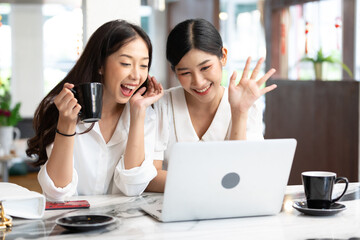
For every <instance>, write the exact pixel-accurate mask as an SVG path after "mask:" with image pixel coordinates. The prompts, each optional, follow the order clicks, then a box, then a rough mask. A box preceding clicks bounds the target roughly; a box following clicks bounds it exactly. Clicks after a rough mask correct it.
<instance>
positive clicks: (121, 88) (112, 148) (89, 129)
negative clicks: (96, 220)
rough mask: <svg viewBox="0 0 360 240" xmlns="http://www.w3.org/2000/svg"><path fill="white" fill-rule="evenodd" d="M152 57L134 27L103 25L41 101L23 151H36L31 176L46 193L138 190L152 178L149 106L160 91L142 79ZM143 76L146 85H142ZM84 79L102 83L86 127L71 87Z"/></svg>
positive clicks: (152, 122)
mask: <svg viewBox="0 0 360 240" xmlns="http://www.w3.org/2000/svg"><path fill="white" fill-rule="evenodd" d="M151 58H152V45H151V42H150V39H149V37H148V36H147V35H146V33H145V32H144V31H143V30H142V29H141V28H140V27H138V26H136V25H133V24H130V23H128V22H126V21H121V20H115V21H111V22H108V23H105V24H104V25H102V26H101V27H99V28H98V29H97V30H96V31H95V32H94V34H93V35H92V36H91V38H90V39H89V42H88V43H87V45H86V47H85V49H84V51H83V54H82V55H81V56H80V58H79V60H78V61H77V63H76V64H75V66H74V67H73V68H72V69H71V71H70V72H69V73H68V75H67V76H66V77H65V78H64V80H62V81H61V82H60V83H59V84H58V85H57V86H56V87H55V88H54V89H52V90H51V92H50V93H49V94H48V95H47V96H46V97H45V98H44V99H43V100H42V102H41V103H40V105H39V107H38V108H37V110H36V112H35V116H34V129H35V131H36V136H35V137H33V138H32V139H30V140H29V142H28V145H29V148H28V149H27V154H28V155H29V156H34V155H36V156H37V157H38V160H37V162H36V163H35V164H36V165H41V166H42V167H41V170H40V171H39V174H38V180H39V183H40V185H41V187H42V190H43V192H44V194H45V195H46V197H47V198H48V199H50V200H63V199H65V198H66V197H68V196H72V195H75V194H79V195H93V194H106V193H118V192H122V193H124V194H125V195H129V196H132V195H139V194H141V193H142V192H143V191H144V190H145V188H146V187H147V185H148V183H149V181H150V180H151V179H153V178H154V177H155V176H156V169H155V167H154V165H153V155H154V154H153V151H154V139H155V131H154V129H155V124H156V122H155V121H156V118H155V113H154V111H153V109H152V108H151V107H149V106H150V105H151V104H153V103H154V102H155V101H157V100H158V99H159V98H160V97H161V96H162V95H163V90H162V86H161V84H159V83H157V82H156V80H155V78H153V77H149V78H148V73H149V68H150V65H151ZM147 78H148V80H149V81H148V87H147V89H146V87H141V86H142V85H143V84H144V83H145V81H146V79H147ZM84 82H100V83H102V84H103V86H104V87H103V98H102V102H103V107H102V117H101V119H100V120H99V121H98V122H96V123H95V124H93V125H92V124H91V123H83V122H80V121H79V118H78V114H79V111H80V109H81V106H80V105H79V104H78V103H77V99H76V98H75V97H74V94H73V93H72V92H71V89H72V88H73V87H74V85H77V84H80V83H84ZM137 90H138V91H137ZM146 90H147V91H146ZM136 91H137V92H136ZM145 91H146V93H145ZM144 93H145V94H144ZM84 132H85V133H84ZM81 133H83V134H81Z"/></svg>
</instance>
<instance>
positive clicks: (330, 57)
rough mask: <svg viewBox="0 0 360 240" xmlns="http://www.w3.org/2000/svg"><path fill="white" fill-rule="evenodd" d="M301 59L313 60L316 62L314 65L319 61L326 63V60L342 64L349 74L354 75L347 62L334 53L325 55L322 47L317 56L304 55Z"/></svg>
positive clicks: (305, 60) (303, 60) (304, 60)
mask: <svg viewBox="0 0 360 240" xmlns="http://www.w3.org/2000/svg"><path fill="white" fill-rule="evenodd" d="M301 61H302V62H312V63H313V64H314V67H315V65H316V64H317V63H324V62H328V63H336V64H340V65H341V66H342V68H343V69H344V70H345V71H346V72H347V74H349V76H350V77H352V76H353V74H352V72H351V70H350V69H349V68H348V66H346V64H345V63H343V62H341V61H340V60H339V59H337V58H335V57H334V56H333V55H332V54H331V55H328V56H324V54H323V51H322V49H321V48H320V49H319V51H317V53H316V57H314V58H312V57H309V56H306V57H303V58H302V59H301Z"/></svg>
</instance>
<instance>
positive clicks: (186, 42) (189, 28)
mask: <svg viewBox="0 0 360 240" xmlns="http://www.w3.org/2000/svg"><path fill="white" fill-rule="evenodd" d="M222 48H223V42H222V39H221V36H220V34H219V32H218V31H217V30H216V28H215V27H214V25H212V24H211V23H210V22H208V21H206V20H205V19H201V18H196V19H188V20H185V21H183V22H181V23H178V24H177V25H176V26H175V27H174V28H173V30H171V32H170V34H169V36H168V38H167V43H166V58H167V60H168V61H169V62H170V65H171V69H172V70H174V69H175V66H176V65H177V64H178V63H179V62H180V60H181V59H182V58H183V57H184V55H185V54H186V53H187V52H189V51H190V50H191V49H198V50H201V51H204V52H207V53H210V54H213V55H215V56H218V57H219V58H221V57H222V56H223V53H222Z"/></svg>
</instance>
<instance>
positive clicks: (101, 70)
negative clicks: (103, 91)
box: [99, 66, 104, 75]
mask: <svg viewBox="0 0 360 240" xmlns="http://www.w3.org/2000/svg"><path fill="white" fill-rule="evenodd" d="M99 74H100V75H103V74H104V67H103V66H101V68H99Z"/></svg>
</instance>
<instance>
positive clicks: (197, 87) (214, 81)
mask: <svg viewBox="0 0 360 240" xmlns="http://www.w3.org/2000/svg"><path fill="white" fill-rule="evenodd" d="M226 53H227V52H226V49H225V48H224V49H223V57H222V58H221V59H219V57H217V56H216V55H213V54H210V53H207V52H204V51H201V50H198V49H191V50H190V51H189V52H188V53H186V54H185V55H184V57H183V58H182V59H181V60H180V62H179V63H178V64H177V65H176V66H175V74H176V76H177V78H178V79H179V81H180V84H181V86H182V87H183V88H184V90H185V96H186V97H187V99H189V100H190V101H200V102H202V103H210V102H212V101H215V100H217V99H219V97H220V98H221V96H222V93H223V88H222V87H221V86H220V83H221V78H222V67H223V66H225V63H226Z"/></svg>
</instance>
